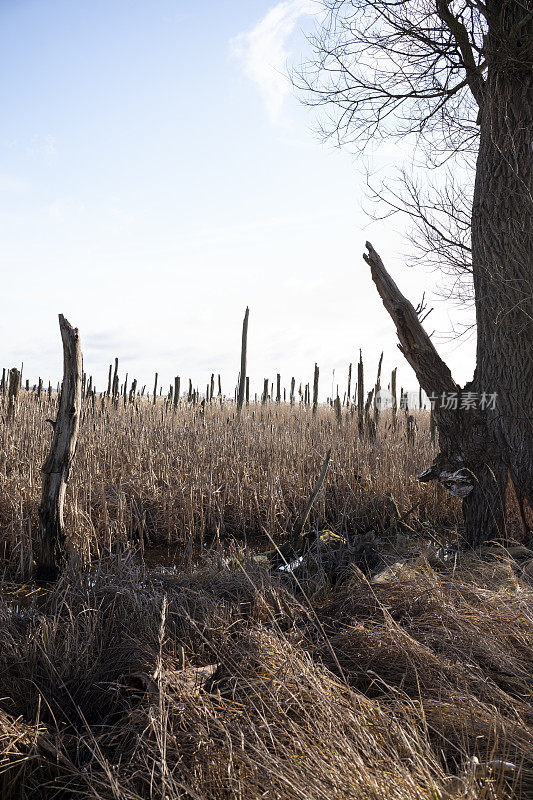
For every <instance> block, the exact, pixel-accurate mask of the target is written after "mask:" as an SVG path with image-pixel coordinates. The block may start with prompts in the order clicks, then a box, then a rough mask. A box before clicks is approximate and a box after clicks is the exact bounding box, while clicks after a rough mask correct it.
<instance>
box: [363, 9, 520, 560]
mask: <svg viewBox="0 0 533 800" xmlns="http://www.w3.org/2000/svg"><path fill="white" fill-rule="evenodd" d="M526 5H527V4H526ZM526 5H524V4H523V3H519V2H516V0H509V1H508V2H506V3H502V2H501V0H488V2H487V3H486V10H487V15H488V25H489V33H488V36H487V37H486V39H485V43H484V51H485V52H484V55H485V57H486V63H487V77H486V79H485V81H484V82H482V83H481V84H479V85H478V89H479V91H477V92H476V93H475V95H476V99H477V100H478V102H479V105H480V113H479V124H480V144H479V152H478V159H477V168H476V183H475V191H474V198H473V206H472V268H473V276H474V290H475V298H476V318H477V363H476V369H475V373H474V378H473V380H472V381H471V382H470V383H469V384H467V386H465V387H464V389H462V390H461V388H460V387H458V386H457V385H456V384H455V383H454V381H453V379H452V376H451V373H450V371H449V369H448V367H447V366H446V364H444V362H443V361H442V360H441V359H440V358H439V356H438V354H437V352H436V351H435V348H434V347H433V345H432V343H431V341H430V339H429V337H428V336H427V334H426V333H425V331H424V330H423V329H422V326H421V324H420V322H419V320H418V316H417V314H416V312H415V310H414V308H413V306H412V305H411V303H409V301H408V300H406V299H405V298H404V297H403V295H402V294H401V293H400V291H399V290H398V287H397V286H396V284H395V283H394V281H392V279H391V278H390V276H389V275H388V273H387V271H386V269H385V267H384V266H383V262H382V261H381V259H380V258H379V256H378V254H377V253H376V251H375V250H374V249H373V247H372V246H371V245H369V244H368V243H367V247H368V250H369V252H368V254H365V256H364V257H365V260H366V261H367V262H368V264H370V267H371V270H372V277H373V279H374V282H375V283H376V287H377V289H378V291H379V293H380V295H381V297H382V299H383V302H384V304H385V307H386V308H387V310H388V312H389V314H390V315H391V317H392V319H393V320H394V322H395V324H396V329H397V332H398V337H399V339H400V349H401V350H402V352H403V353H404V355H405V356H406V358H407V360H408V361H409V363H410V364H411V366H412V367H413V369H414V370H415V372H416V374H417V377H418V380H419V382H420V384H421V385H422V387H423V388H424V389H425V391H426V392H427V393H428V395H430V394H433V395H435V396H439V395H441V393H442V394H444V395H445V396H446V397H447V398H449V397H450V396H453V395H455V396H456V398H457V401H456V404H457V407H456V408H454V407H453V406H454V405H455V404H454V403H452V404H451V405H452V407H451V408H443V407H442V404H441V402H440V398H438V399H437V401H436V408H435V419H436V422H437V425H438V428H439V445H440V450H441V452H440V453H439V455H438V456H437V459H436V460H435V463H434V465H433V466H432V467H431V468H430V469H428V470H426V471H425V472H424V473H423V474H422V476H420V478H421V480H431V479H433V478H436V479H438V480H440V481H441V483H443V484H444V485H445V486H446V487H447V488H448V489H450V490H451V491H452V492H453V493H454V494H456V495H457V496H459V497H463V498H464V500H463V512H464V519H465V533H464V536H465V540H466V543H467V544H468V545H470V546H475V545H479V544H481V543H482V542H485V541H487V540H496V541H498V542H501V543H504V544H509V543H511V542H513V541H520V542H525V541H527V540H528V539H529V538H530V536H531V533H532V530H533V435H532V434H533V424H532V415H533V15H532V14H531V13H530V12H528V9H527V7H526ZM444 10H445V11H446V8H445V9H444ZM469 399H470V400H473V403H472V402H470V403H469V402H468V400H469ZM473 405H474V406H475V407H472V406H473ZM462 406H463V407H462ZM469 406H470V407H469Z"/></svg>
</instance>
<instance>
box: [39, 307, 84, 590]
mask: <svg viewBox="0 0 533 800" xmlns="http://www.w3.org/2000/svg"><path fill="white" fill-rule="evenodd" d="M59 328H60V330H61V338H62V340H63V388H62V391H61V399H60V402H59V410H58V412H57V418H56V420H55V424H54V433H53V437H52V444H51V446H50V452H49V454H48V457H47V459H46V461H45V462H44V464H43V466H42V470H41V472H42V476H43V479H42V495H41V504H40V506H39V542H38V547H37V574H36V577H37V579H38V580H41V581H50V580H55V579H56V578H57V577H58V575H59V573H60V571H61V569H62V568H63V567H64V563H65V538H66V537H65V533H64V525H63V507H64V504H65V494H66V490H67V483H68V479H69V475H70V469H71V466H72V462H73V460H74V455H75V453H76V444H77V440H78V431H79V427H80V411H81V383H82V354H81V345H80V338H79V335H78V329H77V328H73V327H72V325H71V324H70V323H69V322H68V320H66V319H65V317H64V316H63V315H62V314H60V315H59Z"/></svg>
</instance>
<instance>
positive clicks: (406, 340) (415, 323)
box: [363, 242, 458, 395]
mask: <svg viewBox="0 0 533 800" xmlns="http://www.w3.org/2000/svg"><path fill="white" fill-rule="evenodd" d="M366 247H367V250H368V253H363V258H364V259H365V261H366V263H367V264H368V265H369V266H370V271H371V274H372V280H373V281H374V283H375V284H376V289H377V290H378V293H379V296H380V297H381V299H382V300H383V305H384V306H385V308H386V309H387V311H388V312H389V314H390V316H391V318H392V320H393V322H394V324H395V325H396V332H397V334H398V339H399V341H400V344H399V345H398V347H399V349H400V350H401V352H402V353H403V355H404V356H405V358H406V359H407V361H408V362H409V364H410V365H411V367H412V368H413V370H414V371H415V374H416V377H417V378H418V382H419V383H420V385H421V386H422V388H423V389H424V390H425V392H426V394H428V395H429V394H431V393H433V392H436V393H438V394H439V393H442V392H456V391H457V388H458V387H457V384H456V383H455V381H454V380H453V378H452V374H451V372H450V369H449V367H448V365H447V364H445V362H444V361H443V360H442V358H441V357H440V356H439V354H438V353H437V351H436V350H435V347H434V346H433V342H432V341H431V339H430V338H429V336H428V334H427V333H426V331H425V330H424V328H423V327H422V325H421V323H420V320H419V318H418V315H417V313H416V311H415V309H414V306H413V305H412V303H410V302H409V300H407V298H406V297H404V296H403V294H402V293H401V292H400V290H399V289H398V287H397V286H396V284H395V282H394V281H393V280H392V278H391V277H390V275H389V273H388V272H387V270H386V269H385V266H384V264H383V261H382V260H381V258H380V257H379V255H378V254H377V253H376V251H375V250H374V248H373V247H372V245H371V244H370V242H367V243H366Z"/></svg>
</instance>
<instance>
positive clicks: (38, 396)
mask: <svg viewBox="0 0 533 800" xmlns="http://www.w3.org/2000/svg"><path fill="white" fill-rule="evenodd" d="M42 393H43V379H42V378H39V383H38V384H37V400H40V399H41V394H42Z"/></svg>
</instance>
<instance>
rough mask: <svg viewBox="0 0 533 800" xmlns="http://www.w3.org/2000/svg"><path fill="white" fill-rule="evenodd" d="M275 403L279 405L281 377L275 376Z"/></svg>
mask: <svg viewBox="0 0 533 800" xmlns="http://www.w3.org/2000/svg"><path fill="white" fill-rule="evenodd" d="M276 403H281V375H280V374H279V372H278V373H277V375H276Z"/></svg>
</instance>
